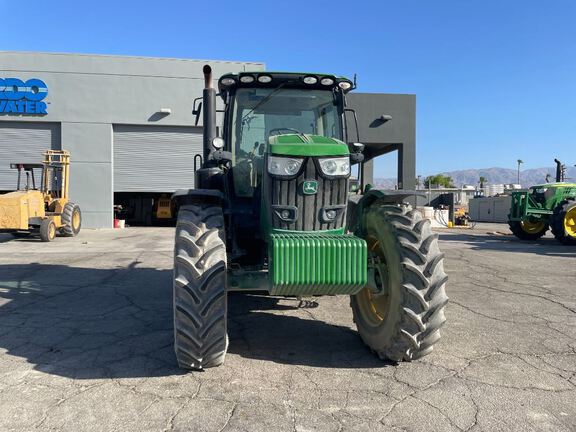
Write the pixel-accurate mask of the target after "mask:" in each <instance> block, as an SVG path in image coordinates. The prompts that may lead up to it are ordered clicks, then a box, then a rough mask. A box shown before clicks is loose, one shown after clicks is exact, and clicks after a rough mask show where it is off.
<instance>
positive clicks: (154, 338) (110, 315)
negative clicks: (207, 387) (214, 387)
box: [0, 261, 386, 379]
mask: <svg viewBox="0 0 576 432" xmlns="http://www.w3.org/2000/svg"><path fill="white" fill-rule="evenodd" d="M140 264H141V263H139V262H137V261H136V262H133V263H131V264H130V265H129V266H126V265H119V266H118V268H112V269H110V268H109V269H94V268H84V267H73V266H65V265H45V264H38V263H33V264H26V265H24V264H23V265H2V266H0V305H1V306H0V349H2V350H6V351H7V354H8V355H10V356H16V357H21V358H25V359H27V361H28V362H29V363H32V364H34V365H35V366H34V368H35V369H36V370H40V371H43V372H46V373H50V374H55V375H61V376H65V377H71V378H75V379H94V378H120V377H122V378H124V377H149V376H167V375H178V374H182V373H184V372H183V371H181V370H180V369H179V368H178V367H177V366H176V360H175V357H174V353H173V347H172V342H173V340H172V337H173V335H172V332H173V328H172V287H171V283H172V276H171V275H172V271H171V270H158V269H154V268H146V267H140V266H139V265H140ZM79 265H82V264H80V263H79ZM320 301H322V300H320ZM278 302H279V300H278V299H277V298H273V297H267V296H261V295H249V294H234V293H233V294H230V296H229V313H228V315H229V329H228V331H229V335H230V347H229V352H230V353H235V354H238V355H240V356H242V357H247V358H257V359H262V360H271V361H274V362H278V363H285V364H299V365H312V366H319V367H351V368H354V367H382V366H385V365H386V364H385V363H383V362H381V361H380V360H378V359H377V358H376V357H375V356H374V355H373V354H371V353H370V352H369V351H368V349H366V348H365V347H364V345H363V344H362V342H361V341H360V338H359V337H358V335H357V334H356V332H354V331H352V330H350V329H349V328H348V327H342V326H335V325H330V324H326V323H325V322H322V321H319V320H315V319H313V318H310V319H303V318H299V317H295V316H293V315H294V312H293V311H290V310H291V309H295V308H296V306H297V304H298V303H297V302H296V301H294V307H292V306H291V304H290V303H291V301H288V300H282V304H279V303H278ZM286 313H291V314H292V316H291V315H287V314H286ZM299 314H300V315H301V313H300V312H299ZM3 357H4V360H6V359H7V356H3ZM0 361H1V359H0ZM9 365H10V362H9V361H8V362H4V364H3V365H2V367H3V368H4V369H6V368H9V367H10V366H9ZM224 367H225V366H224Z"/></svg>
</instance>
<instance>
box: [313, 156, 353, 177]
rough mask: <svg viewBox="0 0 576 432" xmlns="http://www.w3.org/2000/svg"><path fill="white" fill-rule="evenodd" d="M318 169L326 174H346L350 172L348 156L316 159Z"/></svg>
mask: <svg viewBox="0 0 576 432" xmlns="http://www.w3.org/2000/svg"><path fill="white" fill-rule="evenodd" d="M318 163H319V164H320V170H321V171H322V172H323V173H324V174H325V175H328V176H347V175H349V174H350V158H349V157H340V158H326V159H318Z"/></svg>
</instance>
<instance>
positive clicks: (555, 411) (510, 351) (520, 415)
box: [0, 224, 576, 432]
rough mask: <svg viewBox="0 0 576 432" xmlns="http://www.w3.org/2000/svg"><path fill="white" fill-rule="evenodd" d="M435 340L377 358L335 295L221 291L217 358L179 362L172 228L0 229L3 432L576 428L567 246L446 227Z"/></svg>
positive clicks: (575, 282) (481, 227)
mask: <svg viewBox="0 0 576 432" xmlns="http://www.w3.org/2000/svg"><path fill="white" fill-rule="evenodd" d="M439 232H440V238H441V248H442V250H443V252H445V254H446V260H445V267H446V271H447V273H448V275H449V277H450V280H449V282H448V286H447V293H448V296H449V297H450V300H451V301H450V303H449V305H448V306H447V312H446V316H447V319H448V321H447V323H446V325H445V327H444V328H443V338H442V340H441V341H440V342H439V343H438V344H437V345H436V346H435V349H434V352H433V353H432V354H431V355H429V356H427V357H425V358H423V359H421V360H418V361H414V362H412V363H401V364H398V365H397V364H393V363H386V362H382V361H380V360H378V359H377V358H376V357H374V356H373V355H372V354H371V353H370V352H369V350H368V349H366V348H365V347H364V345H363V344H362V342H361V341H360V338H359V337H358V335H357V334H356V331H355V328H354V326H353V322H352V314H351V310H350V307H349V300H348V298H346V297H322V298H320V299H318V305H317V307H314V306H316V305H315V304H314V303H311V304H307V306H309V307H299V303H298V302H297V301H295V300H291V299H284V298H275V297H267V296H261V295H248V294H230V295H229V337H230V347H229V353H228V355H227V358H226V363H225V364H224V365H223V366H221V367H219V368H213V369H208V370H206V371H204V372H190V373H186V372H183V371H181V370H179V369H178V368H177V366H176V363H175V358H174V354H173V350H172V297H171V295H172V294H171V277H172V276H171V268H172V247H173V228H127V229H124V230H84V231H82V232H81V234H80V236H78V237H76V238H57V239H56V240H55V241H54V242H52V243H41V242H40V241H38V240H36V239H12V237H11V236H9V235H5V234H0V430H1V431H36V430H37V431H74V432H79V431H122V432H125V431H148V430H150V431H266V432H270V431H284V430H286V431H302V432H303V431H335V432H336V431H371V432H372V431H400V430H406V431H426V432H431V431H452V430H454V431H575V430H576V248H574V247H569V246H563V245H560V244H558V243H556V241H555V240H554V239H553V238H552V237H550V236H546V237H545V238H543V239H542V240H539V241H535V242H521V241H519V240H517V239H515V238H514V237H512V236H510V235H507V228H506V227H505V226H504V225H489V224H478V225H477V226H476V227H475V228H474V229H469V230H464V229H451V230H448V229H444V230H439Z"/></svg>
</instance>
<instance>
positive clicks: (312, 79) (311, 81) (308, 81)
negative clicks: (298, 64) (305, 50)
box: [302, 76, 318, 84]
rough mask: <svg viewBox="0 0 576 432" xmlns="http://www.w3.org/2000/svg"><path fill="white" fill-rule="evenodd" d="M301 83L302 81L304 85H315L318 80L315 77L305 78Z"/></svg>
mask: <svg viewBox="0 0 576 432" xmlns="http://www.w3.org/2000/svg"><path fill="white" fill-rule="evenodd" d="M302 81H304V84H316V83H317V82H318V78H316V77H315V76H305V77H304V79H303V80H302Z"/></svg>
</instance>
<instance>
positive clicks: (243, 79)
mask: <svg viewBox="0 0 576 432" xmlns="http://www.w3.org/2000/svg"><path fill="white" fill-rule="evenodd" d="M240 82H241V83H244V84H250V83H253V82H254V77H253V76H252V75H242V76H241V77H240Z"/></svg>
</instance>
